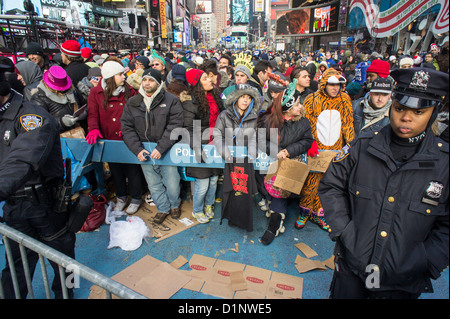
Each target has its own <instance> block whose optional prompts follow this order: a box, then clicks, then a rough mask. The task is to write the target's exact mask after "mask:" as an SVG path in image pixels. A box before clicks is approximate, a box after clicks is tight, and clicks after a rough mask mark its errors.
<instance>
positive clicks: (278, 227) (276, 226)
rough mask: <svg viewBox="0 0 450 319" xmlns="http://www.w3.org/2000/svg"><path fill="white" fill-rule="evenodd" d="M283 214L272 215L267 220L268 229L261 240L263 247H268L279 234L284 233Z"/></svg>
mask: <svg viewBox="0 0 450 319" xmlns="http://www.w3.org/2000/svg"><path fill="white" fill-rule="evenodd" d="M283 219H284V214H280V213H275V212H274V213H272V214H271V215H270V219H269V227H268V228H267V230H266V231H265V233H264V235H263V236H262V238H261V242H262V243H263V245H269V244H270V243H271V242H272V241H273V240H274V239H275V237H277V236H278V235H279V233H284V226H283Z"/></svg>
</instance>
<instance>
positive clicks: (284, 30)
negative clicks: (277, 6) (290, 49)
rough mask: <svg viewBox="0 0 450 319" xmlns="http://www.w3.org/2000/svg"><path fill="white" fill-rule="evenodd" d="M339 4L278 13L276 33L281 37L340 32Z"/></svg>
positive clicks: (278, 11) (334, 3)
mask: <svg viewBox="0 0 450 319" xmlns="http://www.w3.org/2000/svg"><path fill="white" fill-rule="evenodd" d="M338 21H339V2H333V3H330V4H328V5H322V6H314V7H304V8H296V9H289V10H277V11H276V32H275V34H276V35H277V36H281V35H306V34H308V35H311V36H312V35H316V34H320V33H329V32H335V31H337V30H338Z"/></svg>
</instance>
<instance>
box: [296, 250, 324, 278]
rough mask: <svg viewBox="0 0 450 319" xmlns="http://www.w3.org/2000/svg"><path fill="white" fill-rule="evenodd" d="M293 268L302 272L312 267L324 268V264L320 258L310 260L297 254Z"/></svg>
mask: <svg viewBox="0 0 450 319" xmlns="http://www.w3.org/2000/svg"><path fill="white" fill-rule="evenodd" d="M295 268H297V270H298V272H299V273H301V274H302V273H304V272H307V271H310V270H313V269H318V270H326V267H325V265H324V264H323V263H322V262H321V261H320V260H311V259H308V258H303V257H301V256H299V255H297V258H295Z"/></svg>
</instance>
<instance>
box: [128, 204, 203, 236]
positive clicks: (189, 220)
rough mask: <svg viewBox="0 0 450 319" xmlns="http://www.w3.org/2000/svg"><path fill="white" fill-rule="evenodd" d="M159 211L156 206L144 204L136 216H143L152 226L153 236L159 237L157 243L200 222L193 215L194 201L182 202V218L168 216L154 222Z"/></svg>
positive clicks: (149, 225)
mask: <svg viewBox="0 0 450 319" xmlns="http://www.w3.org/2000/svg"><path fill="white" fill-rule="evenodd" d="M157 212H158V210H157V209H156V206H150V205H147V204H142V205H141V207H140V208H139V210H138V211H137V213H136V214H135V216H138V217H140V218H142V220H143V221H144V222H145V223H146V224H147V225H148V227H150V228H151V230H152V234H153V237H156V238H157V239H156V240H155V243H157V242H159V241H161V240H164V239H166V238H169V237H170V236H173V235H175V234H178V233H179V232H182V231H183V230H186V229H188V228H190V227H192V226H195V225H198V224H199V223H198V221H197V220H196V219H195V218H194V217H193V216H192V201H190V202H188V201H182V202H181V216H180V218H178V219H173V218H172V217H170V216H167V218H166V219H165V220H164V221H163V222H162V223H161V224H159V225H158V224H156V223H154V222H153V218H154V217H155V216H156V213H157Z"/></svg>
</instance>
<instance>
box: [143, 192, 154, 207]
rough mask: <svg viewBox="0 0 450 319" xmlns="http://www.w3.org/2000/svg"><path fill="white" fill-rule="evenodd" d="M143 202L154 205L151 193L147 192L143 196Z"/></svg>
mask: <svg viewBox="0 0 450 319" xmlns="http://www.w3.org/2000/svg"><path fill="white" fill-rule="evenodd" d="M145 202H146V203H147V204H148V205H150V206H156V205H155V203H154V202H153V198H152V194H147V195H146V196H145Z"/></svg>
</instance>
